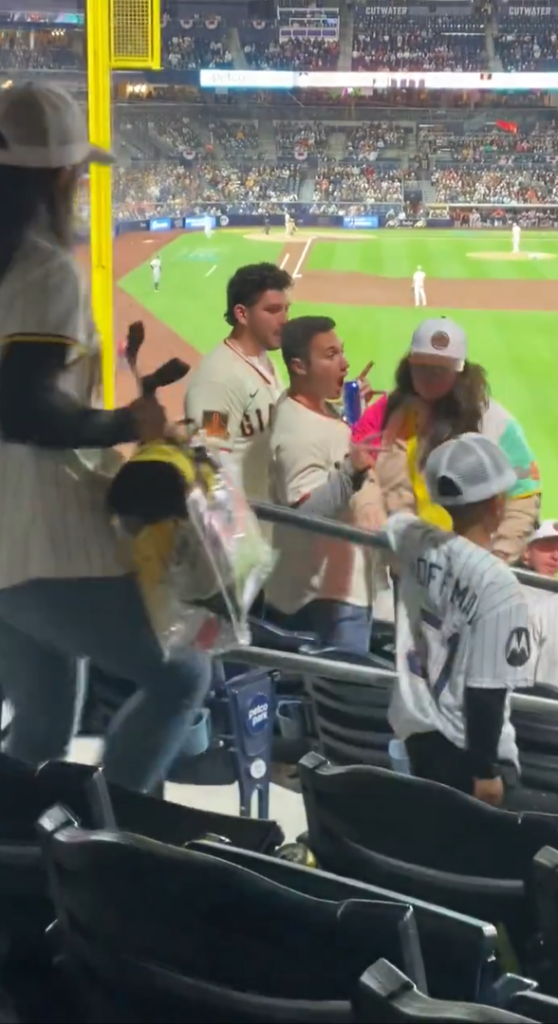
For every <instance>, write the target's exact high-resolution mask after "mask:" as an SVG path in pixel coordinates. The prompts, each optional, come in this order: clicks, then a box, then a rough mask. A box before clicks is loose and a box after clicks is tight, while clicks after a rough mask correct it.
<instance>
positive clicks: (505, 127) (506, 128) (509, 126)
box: [496, 121, 518, 135]
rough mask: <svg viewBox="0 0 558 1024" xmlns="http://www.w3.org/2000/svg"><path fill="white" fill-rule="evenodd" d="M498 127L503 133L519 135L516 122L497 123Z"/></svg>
mask: <svg viewBox="0 0 558 1024" xmlns="http://www.w3.org/2000/svg"><path fill="white" fill-rule="evenodd" d="M496 127H497V128H501V130H502V131H503V132H510V133H511V134H512V135H517V132H518V128H517V125H516V124H515V121H496Z"/></svg>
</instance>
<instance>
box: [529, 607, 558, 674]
mask: <svg viewBox="0 0 558 1024" xmlns="http://www.w3.org/2000/svg"><path fill="white" fill-rule="evenodd" d="M523 592H524V594H525V597H526V598H527V604H528V606H529V627H530V631H531V657H532V671H533V682H534V683H546V684H547V685H548V686H555V687H556V689H557V690H558V594H551V593H550V592H549V591H548V590H536V589H535V588H534V587H524V588H523Z"/></svg>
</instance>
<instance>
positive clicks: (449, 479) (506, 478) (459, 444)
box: [425, 434, 517, 508]
mask: <svg viewBox="0 0 558 1024" xmlns="http://www.w3.org/2000/svg"><path fill="white" fill-rule="evenodd" d="M425 479H426V485H427V487H428V491H429V493H430V497H431V498H432V501H434V502H437V503H438V505H442V506H443V507H444V508H454V507H457V506H461V505H474V504H476V502H479V501H488V500H489V499H490V498H495V497H496V495H498V494H506V492H507V491H509V490H510V488H512V487H513V486H514V484H516V483H517V474H516V472H515V470H514V469H513V467H512V465H511V462H510V461H509V459H508V458H507V456H506V455H504V453H503V451H502V449H501V448H499V446H498V445H497V444H496V443H495V442H494V441H491V440H490V438H488V437H485V436H484V434H461V435H460V436H459V437H455V438H453V440H451V441H446V442H445V443H444V444H441V445H440V447H439V448H435V449H434V451H433V452H431V453H430V455H429V456H428V459H427V460H426V467H425Z"/></svg>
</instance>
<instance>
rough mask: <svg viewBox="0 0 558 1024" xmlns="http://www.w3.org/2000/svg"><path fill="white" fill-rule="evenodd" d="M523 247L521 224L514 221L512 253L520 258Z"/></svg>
mask: <svg viewBox="0 0 558 1024" xmlns="http://www.w3.org/2000/svg"><path fill="white" fill-rule="evenodd" d="M520 246H521V228H520V226H519V224H518V223H517V222H516V221H514V223H513V224H512V253H513V255H514V256H519V252H520Z"/></svg>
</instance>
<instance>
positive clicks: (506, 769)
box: [405, 732, 558, 814]
mask: <svg viewBox="0 0 558 1024" xmlns="http://www.w3.org/2000/svg"><path fill="white" fill-rule="evenodd" d="M405 746H406V747H407V753H408V755H409V761H410V762H411V771H412V773H413V775H416V776H417V777H418V778H419V779H429V780H430V781H431V782H442V783H443V784H444V785H445V786H451V787H452V789H458V790H460V792H462V793H467V794H468V795H469V796H472V795H473V786H474V779H473V774H472V772H471V769H470V767H469V763H468V758H467V755H466V752H465V751H464V750H461V749H460V748H459V747H456V746H455V744H454V743H450V741H449V740H448V739H446V737H445V736H443V735H442V733H441V732H425V733H417V734H416V735H415V736H409V738H408V739H407V740H406V741H405ZM500 775H501V778H502V781H503V783H504V805H503V806H504V807H505V809H506V810H508V811H518V812H520V811H541V812H544V813H545V814H558V793H543V792H542V791H539V790H537V789H526V788H525V786H522V785H521V780H520V776H519V773H518V771H517V768H516V767H515V765H514V764H511V763H510V762H502V763H501V764H500Z"/></svg>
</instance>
